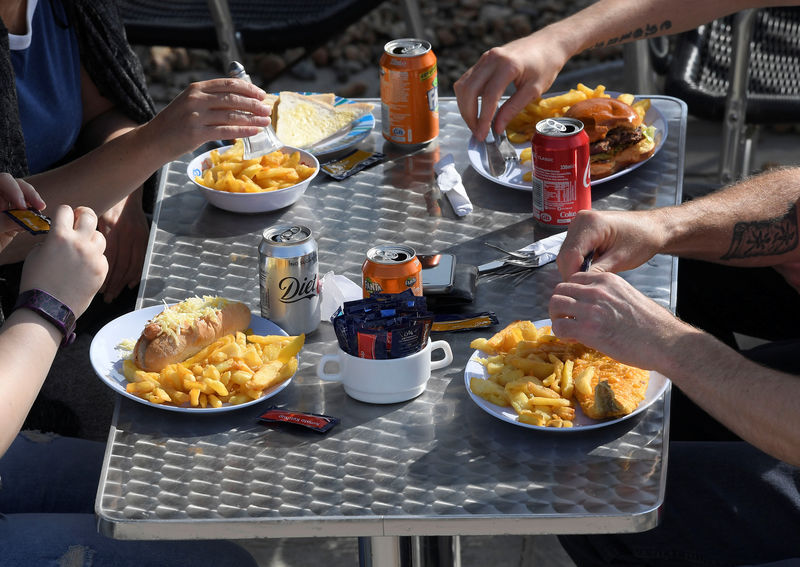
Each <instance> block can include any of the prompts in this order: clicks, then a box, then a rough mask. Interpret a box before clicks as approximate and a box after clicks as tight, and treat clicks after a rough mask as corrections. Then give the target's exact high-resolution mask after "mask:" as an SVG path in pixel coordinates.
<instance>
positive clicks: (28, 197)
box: [0, 173, 47, 250]
mask: <svg viewBox="0 0 800 567" xmlns="http://www.w3.org/2000/svg"><path fill="white" fill-rule="evenodd" d="M46 206H47V205H45V203H44V201H43V200H42V198H41V197H40V196H39V193H37V192H36V189H34V188H33V186H32V185H31V184H30V183H27V182H26V181H23V180H22V179H14V177H12V176H11V175H10V174H8V173H0V211H7V210H10V209H27V208H28V207H33V208H34V209H38V210H42V209H44V208H45V207H46ZM21 230H24V229H23V228H22V227H21V226H19V225H18V224H17V223H15V222H14V221H13V220H11V219H10V218H8V217H7V216H6V215H2V214H0V250H2V249H3V248H5V247H6V246H7V245H8V243H9V242H11V240H12V239H13V238H14V236H16V234H17V233H18V232H19V231H21Z"/></svg>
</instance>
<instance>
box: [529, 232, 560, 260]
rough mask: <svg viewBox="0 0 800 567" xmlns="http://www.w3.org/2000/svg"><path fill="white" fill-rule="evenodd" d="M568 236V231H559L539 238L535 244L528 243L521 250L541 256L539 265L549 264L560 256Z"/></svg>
mask: <svg viewBox="0 0 800 567" xmlns="http://www.w3.org/2000/svg"><path fill="white" fill-rule="evenodd" d="M566 237H567V231H566V230H565V231H564V232H559V233H558V234H554V235H552V236H548V237H547V238H542V239H541V240H537V241H536V242H534V243H533V244H528V245H527V246H526V247H525V248H520V250H519V252H533V253H534V255H535V256H536V257H537V258H539V265H540V266H544V265H545V264H549V263H550V262H552V261H553V260H555V259H556V258H557V257H558V252H559V250H561V245H562V244H563V243H564V239H565V238H566Z"/></svg>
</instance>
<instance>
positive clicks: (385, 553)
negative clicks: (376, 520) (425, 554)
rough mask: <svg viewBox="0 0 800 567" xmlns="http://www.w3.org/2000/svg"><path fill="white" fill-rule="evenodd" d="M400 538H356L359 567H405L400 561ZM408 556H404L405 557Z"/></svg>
mask: <svg viewBox="0 0 800 567" xmlns="http://www.w3.org/2000/svg"><path fill="white" fill-rule="evenodd" d="M401 556H402V554H401V552H400V538H399V537H392V536H376V537H360V538H358V565H359V567H407V566H409V565H410V562H408V561H402V557H401ZM407 556H408V554H406V557H407Z"/></svg>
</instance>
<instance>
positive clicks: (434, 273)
mask: <svg viewBox="0 0 800 567" xmlns="http://www.w3.org/2000/svg"><path fill="white" fill-rule="evenodd" d="M417 257H418V258H419V261H420V263H421V264H422V293H450V291H452V289H453V277H454V275H455V270H456V257H455V255H453V254H421V255H419V256H417Z"/></svg>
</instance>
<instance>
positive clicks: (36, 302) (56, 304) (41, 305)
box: [14, 289, 76, 347]
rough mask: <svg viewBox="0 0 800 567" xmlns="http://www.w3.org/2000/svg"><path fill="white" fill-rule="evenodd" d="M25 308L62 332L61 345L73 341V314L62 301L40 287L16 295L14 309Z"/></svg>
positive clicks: (69, 343) (63, 345)
mask: <svg viewBox="0 0 800 567" xmlns="http://www.w3.org/2000/svg"><path fill="white" fill-rule="evenodd" d="M20 308H25V309H30V310H31V311H34V312H36V313H38V314H39V315H40V316H42V317H43V318H44V319H46V320H47V321H49V322H50V323H52V324H53V325H55V326H56V327H57V328H58V330H59V331H61V332H62V333H63V334H64V339H63V340H62V341H61V346H62V347H65V346H68V345H71V344H72V343H73V342H74V341H75V322H76V321H75V314H74V313H73V312H72V309H70V308H69V307H67V306H66V305H65V304H64V303H62V302H61V301H59V300H58V299H56V298H55V297H53V296H52V295H50V294H49V293H47V292H46V291H43V290H41V289H29V290H26V291H23V292H22V293H20V294H19V296H18V297H17V303H16V304H15V305H14V310H17V309H20Z"/></svg>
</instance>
